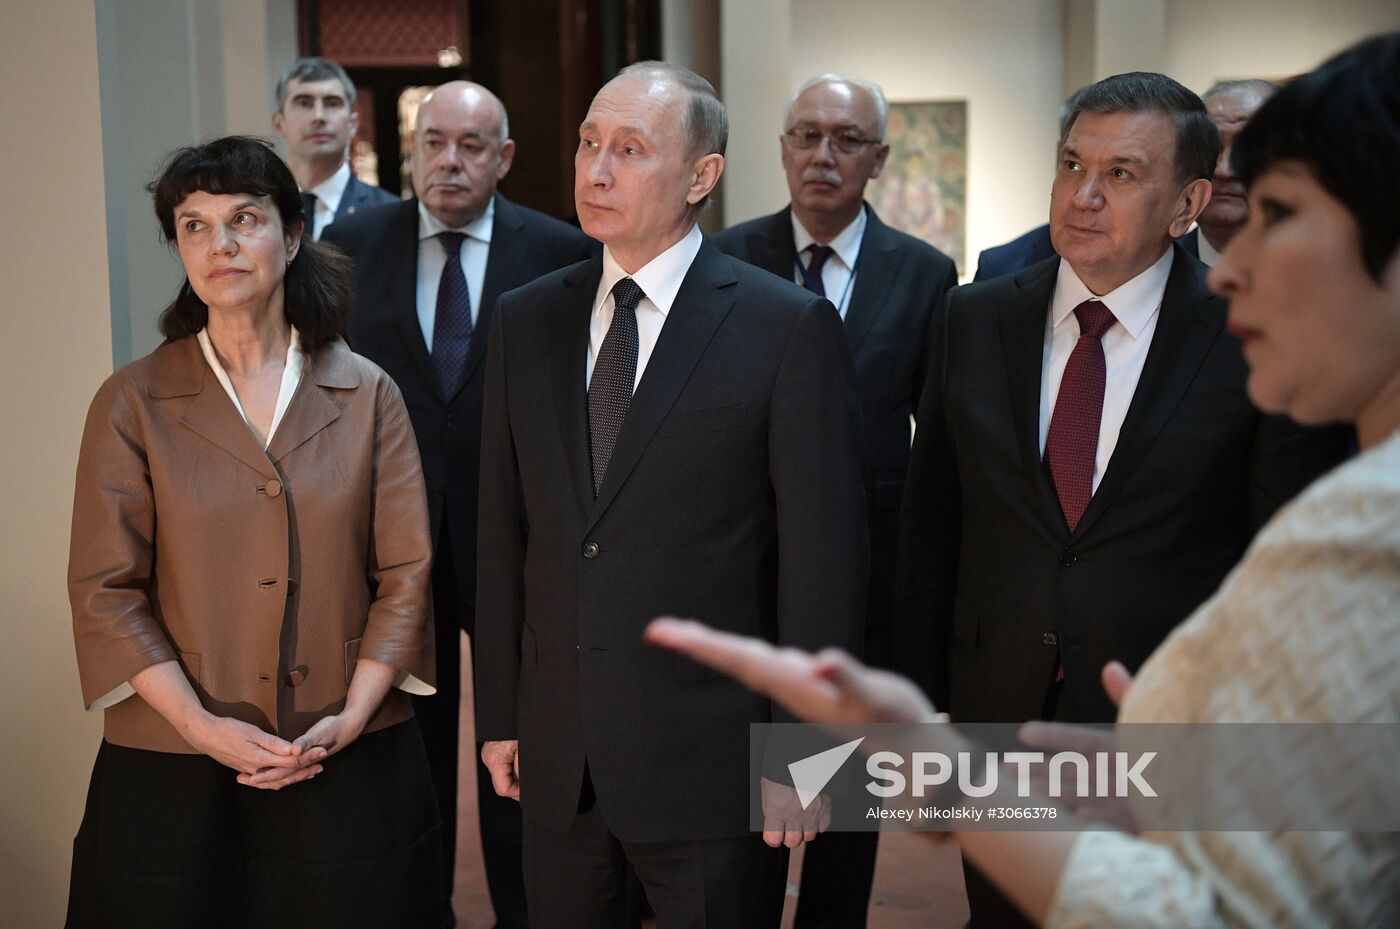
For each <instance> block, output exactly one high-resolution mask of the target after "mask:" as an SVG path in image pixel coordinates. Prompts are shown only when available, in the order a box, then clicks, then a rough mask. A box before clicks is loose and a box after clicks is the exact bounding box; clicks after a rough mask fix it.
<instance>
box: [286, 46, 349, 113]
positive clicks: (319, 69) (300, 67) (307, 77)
mask: <svg viewBox="0 0 1400 929" xmlns="http://www.w3.org/2000/svg"><path fill="white" fill-rule="evenodd" d="M332 78H334V79H335V80H337V81H340V86H342V87H344V88H345V102H346V103H348V104H349V105H350V106H354V105H355V82H354V81H352V80H350V75H348V74H346V73H345V69H344V68H342V67H341V66H340V65H338V64H336V63H335V62H334V61H331V60H330V59H329V58H298V59H297V60H296V61H295V62H293V63H292V66H291V67H290V68H288V69H287V70H286V71H285V72H283V74H282V76H281V77H279V78H278V79H277V112H279V113H280V112H282V107H284V106H286V105H287V85H288V84H290V83H291V82H292V81H328V80H331V79H332Z"/></svg>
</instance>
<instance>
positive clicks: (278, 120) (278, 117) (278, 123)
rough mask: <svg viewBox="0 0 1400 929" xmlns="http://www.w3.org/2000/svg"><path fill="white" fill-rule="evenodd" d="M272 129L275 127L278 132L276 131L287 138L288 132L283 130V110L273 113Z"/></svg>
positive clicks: (274, 129)
mask: <svg viewBox="0 0 1400 929" xmlns="http://www.w3.org/2000/svg"><path fill="white" fill-rule="evenodd" d="M272 129H273V131H274V132H276V133H277V134H278V135H279V136H281V137H282V138H284V139H285V138H286V137H287V135H286V133H285V132H283V130H282V111H281V110H278V111H277V112H276V113H273V114H272Z"/></svg>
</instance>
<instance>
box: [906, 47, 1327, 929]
mask: <svg viewBox="0 0 1400 929" xmlns="http://www.w3.org/2000/svg"><path fill="white" fill-rule="evenodd" d="M1219 147H1220V136H1219V133H1218V132H1217V131H1216V129H1215V127H1214V126H1213V125H1212V123H1211V121H1210V118H1209V116H1208V115H1207V113H1206V109H1205V107H1204V105H1203V104H1202V103H1201V101H1200V98H1198V97H1197V96H1196V95H1195V94H1194V93H1192V92H1191V91H1189V90H1187V89H1186V88H1185V87H1182V86H1181V85H1180V84H1178V83H1177V82H1176V81H1173V80H1172V79H1170V78H1168V77H1165V76H1164V75H1160V74H1147V73H1134V74H1121V75H1117V76H1114V77H1110V78H1107V79H1105V80H1103V81H1100V82H1099V83H1098V84H1095V85H1093V86H1092V87H1090V88H1087V89H1086V90H1085V91H1084V92H1082V94H1081V96H1080V97H1079V99H1078V100H1077V101H1076V106H1075V108H1074V110H1073V111H1072V112H1071V113H1070V115H1069V118H1068V120H1067V121H1066V128H1065V130H1064V133H1063V138H1062V139H1061V142H1060V158H1059V163H1058V166H1057V168H1056V173H1055V180H1054V185H1053V187H1052V191H1051V201H1050V232H1051V237H1052V239H1053V241H1054V245H1055V251H1056V253H1057V255H1058V257H1054V258H1051V259H1049V260H1046V261H1043V262H1041V263H1039V264H1036V265H1033V266H1031V267H1030V268H1027V269H1026V270H1024V271H1021V272H1019V273H1016V274H1013V275H1008V276H1005V277H1001V278H997V279H995V280H991V281H987V282H985V283H981V284H973V285H970V286H968V287H965V288H961V289H959V290H956V291H954V292H953V293H952V294H951V295H950V299H949V302H948V306H947V312H946V314H945V316H944V318H943V320H942V322H941V326H940V329H939V331H938V333H937V334H936V335H935V337H934V341H933V345H932V349H931V358H930V363H929V373H928V377H927V379H926V380H925V387H924V395H923V398H922V400H921V403H920V407H919V419H918V421H919V428H918V431H917V433H916V435H915V438H914V447H913V452H912V458H911V462H910V472H909V477H908V482H907V485H906V491H905V497H904V505H903V509H902V513H901V529H900V567H899V578H898V584H897V599H896V613H895V637H896V649H895V654H896V656H897V664H900V665H901V669H902V670H904V671H906V672H907V673H909V674H911V676H913V677H914V678H915V679H916V680H918V681H919V682H920V683H921V684H922V685H923V686H924V687H925V688H926V689H927V690H928V691H929V693H930V695H931V696H932V698H933V700H934V702H935V704H936V705H937V706H938V708H939V709H946V710H948V711H949V712H950V713H951V714H952V715H953V718H954V719H957V720H958V721H960V722H1020V721H1022V720H1026V719H1035V718H1046V719H1060V720H1069V721H1076V722H1109V721H1112V720H1113V718H1114V716H1115V710H1114V707H1113V705H1112V704H1111V703H1110V702H1109V700H1108V698H1107V697H1106V696H1105V695H1104V693H1103V691H1102V689H1101V687H1100V685H1099V674H1100V670H1101V669H1102V668H1103V666H1104V664H1105V663H1106V662H1108V661H1109V660H1112V659H1117V660H1120V661H1122V662H1124V663H1125V664H1126V665H1127V666H1128V668H1129V669H1130V670H1135V669H1136V668H1137V666H1138V665H1139V664H1140V663H1141V662H1142V661H1143V660H1144V659H1145V658H1146V657H1147V655H1148V654H1149V653H1150V652H1151V651H1152V650H1153V648H1155V647H1156V646H1157V644H1158V643H1159V642H1161V641H1162V639H1163V638H1165V636H1166V635H1167V633H1168V632H1169V631H1170V630H1171V629H1172V627H1173V626H1175V625H1176V624H1177V623H1179V622H1180V621H1181V620H1182V619H1184V618H1185V617H1186V616H1187V614H1189V613H1190V612H1191V611H1192V610H1193V609H1195V607H1196V606H1198V605H1199V604H1200V603H1201V602H1202V601H1203V600H1205V598H1206V597H1207V596H1208V595H1209V594H1210V593H1211V592H1213V591H1214V590H1215V589H1216V588H1217V587H1218V586H1219V584H1220V581H1221V580H1222V578H1223V577H1224V576H1225V574H1226V573H1227V572H1228V571H1229V570H1230V569H1231V568H1232V567H1233V566H1234V564H1235V563H1236V562H1237V561H1238V560H1239V558H1240V556H1241V554H1242V553H1243V552H1244V549H1245V546H1246V545H1248V543H1249V540H1250V538H1251V536H1252V535H1253V533H1254V531H1255V529H1256V528H1257V527H1258V526H1259V525H1260V524H1262V523H1263V522H1264V520H1266V519H1267V518H1268V516H1269V515H1270V514H1271V513H1272V512H1273V511H1274V510H1275V509H1277V508H1278V507H1279V506H1280V505H1281V504H1282V503H1284V502H1285V501H1286V500H1288V499H1289V498H1290V497H1291V496H1292V495H1293V494H1295V493H1296V492H1297V491H1298V490H1300V489H1301V488H1302V487H1303V486H1304V485H1306V484H1307V483H1308V482H1309V481H1310V480H1311V479H1312V478H1314V477H1316V476H1317V475H1318V474H1319V473H1321V472H1322V471H1323V470H1325V469H1326V468H1327V467H1328V466H1329V465H1330V464H1331V463H1333V462H1334V461H1335V460H1336V459H1337V457H1339V455H1340V453H1341V451H1342V449H1341V447H1340V446H1339V445H1338V443H1336V442H1335V441H1333V438H1334V437H1333V436H1332V435H1330V434H1327V433H1319V432H1315V431H1311V432H1310V431H1305V430H1302V429H1300V428H1298V427H1296V426H1294V425H1293V424H1291V423H1289V422H1287V421H1284V420H1281V419H1278V418H1275V417H1266V416H1264V415H1262V414H1261V413H1259V411H1258V410H1256V409H1255V408H1254V407H1253V406H1251V404H1250V402H1249V400H1248V399H1247V397H1246V395H1245V390H1244V380H1245V373H1246V369H1245V364H1244V360H1243V358H1242V356H1241V351H1240V343H1239V341H1238V340H1237V339H1236V338H1235V336H1234V335H1232V334H1231V333H1230V332H1228V331H1227V330H1226V328H1225V311H1226V305H1225V301H1224V300H1222V299H1220V298H1218V297H1214V296H1212V295H1211V294H1210V293H1209V292H1208V291H1207V290H1206V287H1205V283H1204V266H1203V265H1201V263H1200V262H1199V261H1198V260H1197V259H1195V258H1193V257H1192V256H1191V255H1189V254H1188V253H1187V252H1186V251H1184V250H1183V249H1182V248H1181V247H1180V246H1179V245H1174V244H1173V240H1174V239H1176V238H1179V237H1180V236H1181V235H1182V234H1183V233H1184V232H1186V230H1187V229H1188V228H1189V227H1190V225H1191V223H1192V222H1193V221H1195V219H1196V217H1197V216H1199V215H1200V213H1201V211H1202V209H1204V207H1205V205H1206V203H1207V202H1208V201H1209V199H1210V189H1211V188H1210V181H1209V180H1208V179H1209V178H1210V176H1211V173H1212V171H1213V168H1214V166H1215V161H1216V156H1217V153H1218V151H1219ZM968 897H969V902H970V903H971V906H972V916H973V921H972V925H973V926H975V927H979V929H980V927H983V926H1003V925H1011V926H1019V925H1026V924H1025V923H1024V922H1023V921H1022V920H1021V918H1020V916H1019V915H1018V914H1016V913H1015V912H1014V911H1013V910H1012V909H1011V907H1010V905H1009V904H1007V903H1005V902H1004V901H1003V900H1002V899H1001V898H1000V897H999V896H998V895H997V894H996V893H995V891H993V890H992V889H991V887H990V885H988V884H986V883H984V882H983V881H981V880H980V879H979V878H978V876H977V875H976V874H975V872H971V871H969V872H968Z"/></svg>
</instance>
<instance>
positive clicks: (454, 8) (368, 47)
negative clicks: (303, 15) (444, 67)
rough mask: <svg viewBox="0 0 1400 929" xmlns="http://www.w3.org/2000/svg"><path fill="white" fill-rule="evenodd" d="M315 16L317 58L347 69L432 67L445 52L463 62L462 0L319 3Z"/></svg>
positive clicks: (333, 0)
mask: <svg viewBox="0 0 1400 929" xmlns="http://www.w3.org/2000/svg"><path fill="white" fill-rule="evenodd" d="M317 10H318V13H317V19H318V20H319V25H320V33H321V34H320V39H321V42H320V46H321V54H322V55H323V56H325V57H326V58H330V59H332V60H334V61H338V62H340V63H341V64H342V65H346V66H348V67H374V66H376V65H378V66H400V67H402V66H415V65H427V66H429V67H432V66H436V65H438V64H439V55H440V54H441V53H442V52H443V51H444V50H446V49H449V48H455V49H456V50H457V51H458V53H459V54H460V56H461V60H462V61H465V59H466V56H467V48H468V44H467V5H466V3H465V2H464V0H394V2H392V3H386V2H384V0H321V2H320V3H319V4H318V6H317ZM457 63H458V62H456V61H453V62H451V64H457Z"/></svg>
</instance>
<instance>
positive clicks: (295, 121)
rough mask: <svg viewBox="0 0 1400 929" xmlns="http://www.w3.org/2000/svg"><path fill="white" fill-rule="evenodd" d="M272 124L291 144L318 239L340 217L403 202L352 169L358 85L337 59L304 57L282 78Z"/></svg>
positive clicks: (289, 160)
mask: <svg viewBox="0 0 1400 929" xmlns="http://www.w3.org/2000/svg"><path fill="white" fill-rule="evenodd" d="M272 128H273V129H275V130H277V134H278V135H279V136H281V137H282V142H283V144H284V145H285V146H286V149H287V167H289V168H291V169H292V175H293V176H294V177H295V178H296V179H297V186H298V187H300V188H301V197H302V200H303V201H305V206H306V215H307V217H309V218H308V222H309V223H310V226H309V228H308V229H307V232H309V233H310V234H311V237H312V238H313V239H316V240H319V239H320V238H321V233H322V232H324V231H325V228H326V226H328V225H330V224H331V223H332V222H334V221H335V220H337V219H343V218H345V217H346V216H351V215H354V214H355V213H357V212H359V211H360V210H365V209H368V208H369V207H372V206H378V205H380V204H382V203H395V202H397V201H398V199H399V198H398V197H395V196H394V195H393V194H391V193H389V192H388V191H387V190H381V189H380V188H378V187H374V186H371V185H369V184H366V183H364V182H363V181H361V180H359V179H358V178H356V177H355V175H354V173H353V172H352V171H351V170H350V164H349V162H348V161H347V160H346V156H347V155H348V154H349V151H350V140H351V139H352V138H354V136H355V85H354V83H352V82H351V80H350V77H349V75H347V74H346V73H345V69H344V68H342V67H341V66H340V65H338V64H336V63H335V62H334V61H330V60H328V59H326V58H299V59H297V61H296V63H295V64H293V65H292V66H291V68H289V69H288V70H287V73H285V74H283V75H282V76H281V77H280V78H279V79H278V81H277V112H275V113H273V114H272Z"/></svg>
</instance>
